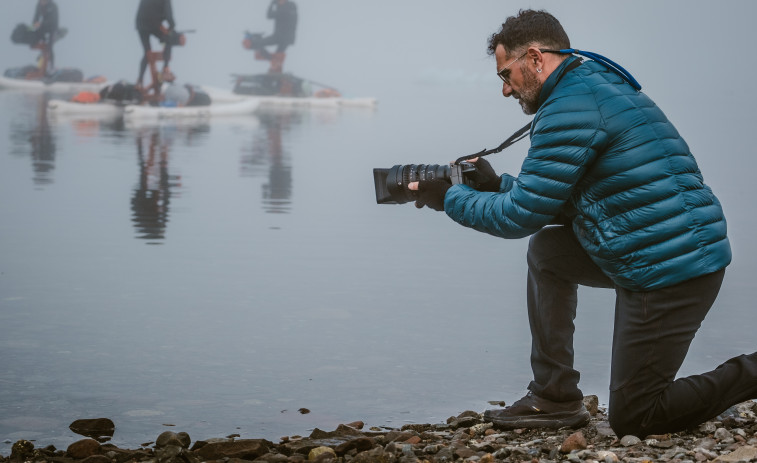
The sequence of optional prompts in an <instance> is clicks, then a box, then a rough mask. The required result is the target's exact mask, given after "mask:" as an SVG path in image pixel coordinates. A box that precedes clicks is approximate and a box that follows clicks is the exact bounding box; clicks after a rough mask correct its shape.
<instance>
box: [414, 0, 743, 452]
mask: <svg viewBox="0 0 757 463" xmlns="http://www.w3.org/2000/svg"><path fill="white" fill-rule="evenodd" d="M489 52H490V54H493V55H494V56H495V58H496V64H497V74H498V76H499V78H500V79H501V80H502V81H503V85H502V94H503V95H504V96H505V97H513V98H515V99H516V100H517V101H518V103H519V104H520V106H521V107H522V109H523V111H524V112H525V113H526V114H533V115H534V118H533V121H532V123H531V128H530V130H531V132H530V135H531V147H530V149H529V150H528V155H527V156H526V158H525V160H524V161H523V164H522V167H521V171H520V173H519V174H518V176H517V177H513V176H510V175H507V174H505V175H502V176H497V175H496V174H495V173H494V170H493V169H492V167H491V165H489V163H488V162H486V161H484V160H483V159H481V158H479V159H478V160H476V161H475V165H476V166H477V168H478V172H477V173H476V174H475V176H476V180H477V181H478V182H479V184H480V185H482V186H480V187H479V188H478V190H476V189H473V188H472V187H470V186H468V185H464V184H458V185H450V184H449V183H448V182H445V181H443V180H430V181H421V182H414V183H412V184H411V185H409V187H410V188H412V189H414V190H417V195H418V196H417V201H416V206H417V207H423V206H424V205H426V206H429V207H431V208H433V209H436V210H444V211H445V212H446V213H447V215H448V216H449V217H450V218H452V219H453V220H455V221H456V222H458V223H460V224H462V225H464V226H466V227H471V228H473V229H475V230H478V231H482V232H485V233H489V234H491V235H494V236H498V237H502V238H521V237H526V236H531V238H530V241H529V248H528V252H527V256H526V260H527V265H528V280H527V306H528V316H529V322H530V328H531V336H532V349H531V367H532V370H533V380H532V381H531V382H530V384H529V385H528V390H529V391H528V393H527V394H526V396H525V397H523V398H521V399H520V400H518V401H516V402H514V403H513V404H512V405H511V406H509V407H506V408H503V409H493V410H487V411H486V412H485V414H484V419H485V420H486V421H488V422H491V423H493V424H494V425H495V426H497V427H500V428H505V429H511V428H523V427H531V428H540V427H543V428H559V427H563V426H571V427H579V426H582V425H584V424H586V423H587V422H588V421H589V413H588V412H587V410H586V408H585V407H584V404H583V400H582V399H583V393H582V392H581V390H580V389H579V387H578V381H579V372H578V371H576V370H575V369H574V366H573V333H574V322H573V321H574V318H575V316H576V308H577V288H578V286H579V285H584V286H591V287H601V288H611V289H614V291H615V293H616V303H615V327H614V335H613V343H612V366H611V373H610V401H609V404H608V405H609V421H610V425H611V426H612V428H613V430H614V431H615V433H616V434H617V435H618V436H624V435H628V434H631V435H636V436H638V437H644V436H647V435H650V434H664V433H668V432H675V431H680V430H683V429H685V428H688V427H691V426H695V425H697V424H699V423H702V422H704V421H707V420H709V419H712V418H713V417H715V416H717V415H718V414H719V413H721V412H723V411H724V410H726V409H727V408H729V407H730V406H732V405H734V404H736V403H739V402H742V401H745V400H748V399H754V398H757V353H752V354H749V355H741V356H738V357H735V358H732V359H730V360H727V361H726V362H724V363H723V364H721V365H720V366H718V367H717V368H716V369H714V370H712V371H710V372H707V373H703V374H699V375H693V376H689V377H684V378H678V379H676V374H677V372H678V370H679V368H680V367H681V364H682V362H683V360H684V357H685V356H686V354H687V352H688V349H689V345H690V343H691V341H692V339H693V338H694V335H695V333H696V332H697V330H698V328H699V327H700V324H701V323H702V321H703V320H704V318H705V315H706V314H707V312H708V311H709V310H710V308H711V307H712V305H713V303H714V301H715V299H716V297H717V294H718V291H719V289H720V287H721V283H722V281H723V277H724V274H725V268H726V266H728V264H729V263H730V261H731V248H730V244H729V240H728V236H727V230H726V220H725V217H724V214H723V210H722V208H721V205H720V203H719V201H718V199H717V197H716V196H715V195H714V194H713V192H712V190H711V189H710V187H709V186H707V185H706V184H705V183H704V180H703V176H702V173H701V172H700V170H699V167H698V166H697V163H696V161H695V159H694V157H693V156H692V154H691V152H690V151H689V147H688V145H687V144H686V142H685V141H684V140H683V138H682V137H681V135H680V134H679V133H678V131H677V130H676V129H675V127H674V126H673V124H672V123H671V122H670V121H669V120H668V119H667V118H666V117H665V114H664V113H663V112H662V111H661V110H660V108H658V107H657V106H656V105H655V103H654V102H653V101H652V100H651V99H650V98H649V97H648V96H646V95H645V94H644V93H642V92H641V91H640V86H638V85H637V83H636V81H635V80H634V79H633V78H632V77H631V76H630V75H629V74H627V73H623V72H622V71H621V70H618V69H617V68H616V69H613V68H612V67H610V66H608V65H606V64H603V62H602V60H601V59H595V60H588V61H581V60H580V59H579V58H577V57H576V56H575V54H574V53H577V52H578V51H577V50H571V49H570V41H569V39H568V36H567V34H566V33H565V31H564V29H563V28H562V26H561V24H560V23H559V21H558V20H557V19H556V18H554V16H552V15H550V14H549V13H547V12H545V11H534V10H521V11H520V12H519V14H518V15H517V16H512V17H509V18H507V21H506V22H505V23H504V24H502V28H501V29H500V30H499V31H498V32H497V33H495V34H493V35H492V36H491V38H490V41H489ZM578 53H580V52H578ZM584 54H585V55H588V53H584ZM595 58H596V56H595Z"/></svg>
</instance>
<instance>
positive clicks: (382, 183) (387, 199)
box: [373, 162, 476, 204]
mask: <svg viewBox="0 0 757 463" xmlns="http://www.w3.org/2000/svg"><path fill="white" fill-rule="evenodd" d="M475 169H476V168H475V167H474V166H473V164H470V163H467V162H463V163H460V164H445V165H440V164H405V165H401V164H398V165H396V166H393V167H391V168H389V169H378V168H377V169H373V183H374V186H375V187H376V203H378V204H404V203H407V202H410V201H415V199H416V197H417V196H418V193H417V192H416V191H413V190H411V189H409V188H408V184H409V183H410V182H419V181H422V180H433V179H440V180H447V181H448V182H450V183H451V184H453V185H455V184H458V183H466V184H467V183H469V182H468V181H467V179H466V178H465V173H466V172H470V171H471V170H475Z"/></svg>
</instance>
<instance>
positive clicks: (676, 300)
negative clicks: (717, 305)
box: [527, 226, 757, 437]
mask: <svg viewBox="0 0 757 463" xmlns="http://www.w3.org/2000/svg"><path fill="white" fill-rule="evenodd" d="M527 257H528V316H529V322H530V326H531V336H532V348H531V367H532V369H533V373H534V380H533V381H532V382H531V383H530V384H529V386H528V388H529V389H530V390H531V391H532V392H533V393H534V394H536V395H538V396H540V397H543V398H545V399H549V400H552V401H557V402H562V401H570V400H577V399H581V398H582V397H583V394H582V392H581V390H580V389H579V388H578V380H579V373H578V372H577V371H576V370H575V369H573V333H574V330H575V327H574V324H573V320H574V319H575V317H576V307H577V304H578V297H577V291H578V285H583V286H591V287H599V288H613V289H615V293H616V300H615V328H614V333H613V343H612V367H611V373H610V403H609V415H610V416H609V419H610V425H611V426H612V428H613V430H614V431H615V433H616V434H617V435H618V436H624V435H626V434H633V435H636V436H639V437H644V436H646V435H649V434H662V433H666V432H674V431H680V430H683V429H685V428H688V427H691V426H696V425H698V424H700V423H702V422H704V421H707V420H708V419H711V418H713V417H715V416H716V415H718V414H719V413H721V412H722V411H724V410H726V409H727V408H728V407H730V406H731V405H734V404H736V403H739V402H743V401H745V400H748V399H754V398H757V353H754V354H751V355H742V356H738V357H735V358H732V359H730V360H728V361H727V362H725V363H723V364H722V365H720V366H719V367H717V368H716V369H715V370H713V371H710V372H707V373H704V374H701V375H694V376H689V377H687V378H679V379H675V377H676V373H677V372H678V370H679V368H680V367H681V364H682V363H683V360H684V357H685V356H686V353H687V352H688V350H689V345H690V344H691V341H692V340H693V339H694V335H695V334H696V332H697V330H698V329H699V327H700V325H701V323H702V320H704V318H705V315H707V312H708V311H709V310H710V307H712V304H713V303H714V302H715V298H716V297H717V294H718V291H719V290H720V285H721V283H722V281H723V276H724V274H725V271H724V270H721V271H718V272H715V273H712V274H709V275H704V276H701V277H698V278H694V279H691V280H688V281H685V282H683V283H680V284H677V285H674V286H671V287H667V288H663V289H659V290H654V291H645V292H638V291H629V290H626V289H623V288H619V287H616V286H615V285H614V284H613V282H612V281H611V280H610V279H609V278H608V277H607V276H606V275H605V274H604V273H603V272H602V271H601V270H600V269H599V267H598V266H597V265H596V264H594V262H593V261H592V260H591V259H590V258H589V256H588V254H586V252H585V251H584V250H583V248H582V247H581V245H580V244H579V243H578V240H577V239H576V237H575V236H574V234H573V232H572V230H571V229H570V227H562V226H560V227H548V228H544V229H542V230H540V231H539V232H537V233H536V234H534V235H533V236H532V237H531V241H530V243H529V249H528V256H527Z"/></svg>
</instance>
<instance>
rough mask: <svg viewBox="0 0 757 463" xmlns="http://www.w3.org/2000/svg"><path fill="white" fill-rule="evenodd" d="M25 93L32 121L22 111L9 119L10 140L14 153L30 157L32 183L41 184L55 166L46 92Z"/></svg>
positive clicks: (47, 178)
mask: <svg viewBox="0 0 757 463" xmlns="http://www.w3.org/2000/svg"><path fill="white" fill-rule="evenodd" d="M25 96H26V97H28V98H29V100H31V101H30V102H29V105H28V106H27V107H28V108H30V110H31V112H30V113H29V117H30V118H31V121H29V120H24V117H23V116H25V115H26V114H24V113H21V114H17V117H16V118H14V119H12V120H11V130H10V136H11V143H12V145H13V146H14V147H15V149H14V150H13V153H14V154H17V155H22V156H26V155H27V154H28V155H29V157H30V158H31V161H32V171H33V176H32V181H33V182H34V184H35V185H40V186H44V185H48V184H51V183H53V171H54V170H55V135H54V133H53V131H52V130H51V128H50V124H49V123H48V121H47V96H46V95H25ZM25 146H28V149H27V148H25Z"/></svg>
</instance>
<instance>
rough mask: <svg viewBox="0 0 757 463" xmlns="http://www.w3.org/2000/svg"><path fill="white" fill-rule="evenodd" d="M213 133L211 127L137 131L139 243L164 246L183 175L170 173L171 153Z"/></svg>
mask: <svg viewBox="0 0 757 463" xmlns="http://www.w3.org/2000/svg"><path fill="white" fill-rule="evenodd" d="M208 131H209V126H208V125H207V124H199V125H168V126H153V127H143V128H137V129H136V146H137V163H138V166H139V180H138V181H137V185H136V186H135V188H134V191H133V192H132V197H131V212H132V215H131V219H132V222H133V223H134V228H135V229H136V232H137V238H138V239H144V240H149V241H148V244H161V243H162V240H163V239H165V236H166V227H167V224H168V221H169V206H170V204H171V199H172V198H173V197H178V196H179V192H180V190H181V187H182V184H181V175H179V174H176V173H171V172H170V160H171V151H172V149H173V145H174V144H175V143H176V141H177V140H178V139H180V138H183V140H184V142H186V143H187V144H188V145H191V144H193V143H195V142H196V141H195V138H197V136H198V135H202V134H206V133H207V132H208Z"/></svg>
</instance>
